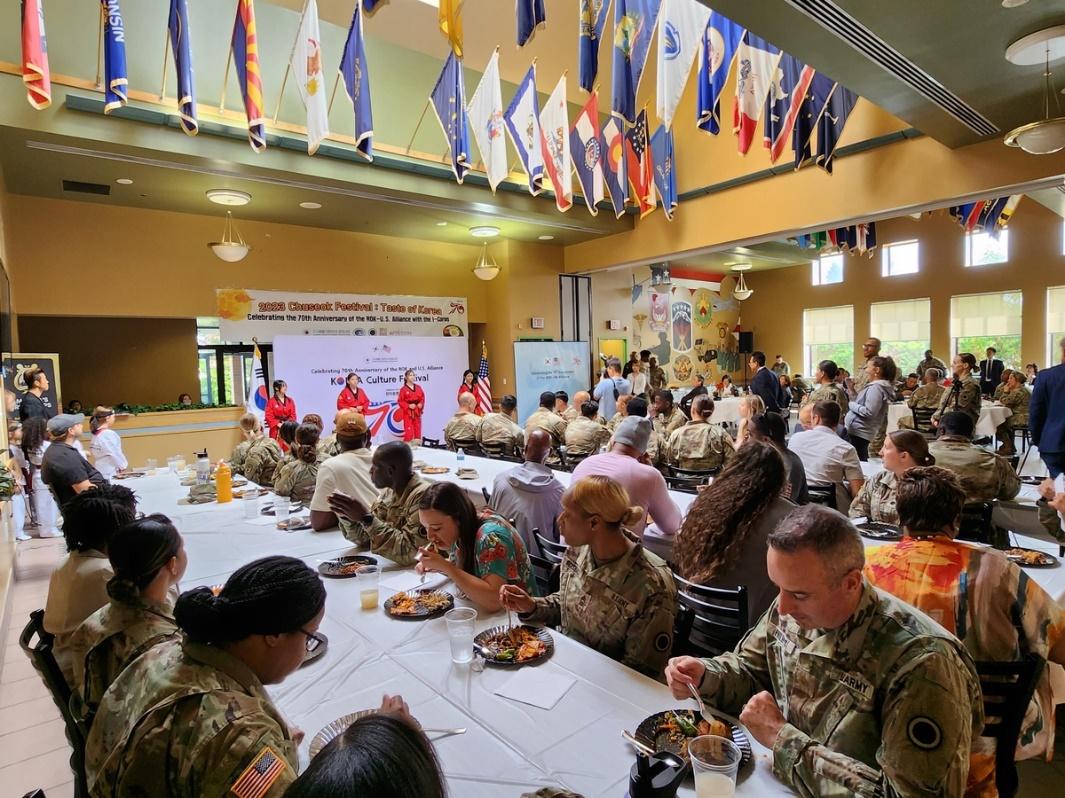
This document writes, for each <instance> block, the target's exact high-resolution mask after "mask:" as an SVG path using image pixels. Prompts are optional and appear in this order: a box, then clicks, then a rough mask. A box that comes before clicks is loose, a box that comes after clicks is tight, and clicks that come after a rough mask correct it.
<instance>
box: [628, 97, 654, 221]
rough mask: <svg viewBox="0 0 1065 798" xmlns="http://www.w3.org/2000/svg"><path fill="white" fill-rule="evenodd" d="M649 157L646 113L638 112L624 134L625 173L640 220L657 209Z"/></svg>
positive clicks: (649, 144)
mask: <svg viewBox="0 0 1065 798" xmlns="http://www.w3.org/2000/svg"><path fill="white" fill-rule="evenodd" d="M651 157H652V156H651V142H650V134H649V133H648V130H647V112H646V111H640V113H639V115H638V116H637V117H636V124H635V125H633V126H632V128H631V129H630V130H629V131H628V132H627V133H626V134H625V173H626V175H627V176H628V178H629V186H630V187H631V188H632V194H633V197H635V199H636V206H637V207H638V208H639V209H640V218H641V219H642V218H644V217H645V216H647V214H649V213H651V212H652V211H653V210H654V209H655V208H656V207H657V200H656V199H655V181H654V164H653V163H652V161H651Z"/></svg>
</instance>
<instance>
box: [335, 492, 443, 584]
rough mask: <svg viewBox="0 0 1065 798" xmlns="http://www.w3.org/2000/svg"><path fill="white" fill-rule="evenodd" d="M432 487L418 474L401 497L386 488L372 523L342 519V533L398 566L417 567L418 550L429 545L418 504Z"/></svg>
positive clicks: (375, 503)
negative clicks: (415, 565)
mask: <svg viewBox="0 0 1065 798" xmlns="http://www.w3.org/2000/svg"><path fill="white" fill-rule="evenodd" d="M430 484H432V483H430V482H429V481H428V480H425V479H423V478H422V477H420V476H418V475H417V474H415V475H414V476H412V477H411V479H410V482H408V483H407V487H405V488H404V489H403V492H402V493H400V494H399V495H396V493H395V492H394V491H393V490H392V489H391V488H385V489H384V490H383V491H381V496H380V497H379V498H378V499H377V501H376V502H374V505H373V507H371V508H370V512H371V513H372V514H373V520H372V521H371V522H370V523H368V524H363V523H361V522H357V521H356V522H352V521H349V520H348V519H347V518H341V519H340V531H341V532H343V533H344V537H346V538H347V539H348V540H350V541H351V542H352V543H357V544H358V545H360V546H369V547H370V551H372V552H373V553H374V554H380V555H381V556H382V557H387V558H388V559H390V560H392V561H393V562H394V563H396V564H397V565H403V566H410V565H414V562H415V560H414V555H415V554H417V553H418V548H419V547H420V546H427V545H429V539H428V538H426V537H425V530H423V529H422V525H421V521H419V520H418V502H419V501H420V500H421V498H422V494H423V493H425V491H426V489H427V488H428V487H429V485H430Z"/></svg>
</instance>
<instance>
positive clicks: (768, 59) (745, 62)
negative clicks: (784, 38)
mask: <svg viewBox="0 0 1065 798" xmlns="http://www.w3.org/2000/svg"><path fill="white" fill-rule="evenodd" d="M736 58H737V60H738V61H739V67H738V68H739V74H738V75H737V77H736V105H735V106H734V107H733V109H732V132H733V133H735V134H736V135H737V137H738V138H737V141H736V148H737V149H738V150H739V151H740V153H742V154H744V155H746V154H747V151H748V150H749V149H750V148H751V142H752V141H754V134H755V130H756V129H757V127H758V120H759V119H761V117H762V111H763V110H764V108H765V98H766V96H767V95H768V94H769V86H770V85H771V84H772V83H773V82H774V81H775V80H776V74H777V64H779V63H780V48H778V47H774V46H773V45H771V44H770V43H769V42H767V41H766V40H765V39H763V38H762V37H761V36H756V35H755V34H753V33H751V32H750V31H747V32H746V33H744V34H743V38H742V39H741V40H740V46H739V49H738V50H737V52H736Z"/></svg>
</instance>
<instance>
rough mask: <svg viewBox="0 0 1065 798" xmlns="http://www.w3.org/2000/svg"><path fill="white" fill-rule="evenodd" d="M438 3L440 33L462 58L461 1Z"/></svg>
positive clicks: (452, 50) (445, 0)
mask: <svg viewBox="0 0 1065 798" xmlns="http://www.w3.org/2000/svg"><path fill="white" fill-rule="evenodd" d="M439 2H440V32H441V33H442V34H444V38H446V39H447V41H448V44H450V45H451V52H453V53H454V54H455V55H456V56H457V57H458V58H462V0H439ZM459 182H460V183H461V182H462V181H461V180H460V181H459Z"/></svg>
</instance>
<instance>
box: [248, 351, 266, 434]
mask: <svg viewBox="0 0 1065 798" xmlns="http://www.w3.org/2000/svg"><path fill="white" fill-rule="evenodd" d="M268 398H269V394H268V393H267V390H266V372H265V371H263V353H262V352H260V351H259V344H255V354H254V356H253V358H252V372H251V380H250V381H249V382H248V396H247V398H246V399H245V400H244V412H245V413H253V414H255V415H256V416H258V417H259V421H263V420H264V419H265V418H266V402H267V399H268Z"/></svg>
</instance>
